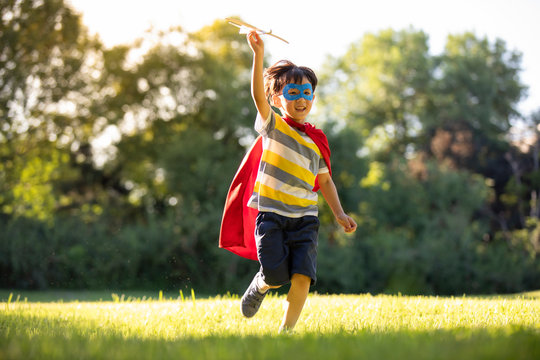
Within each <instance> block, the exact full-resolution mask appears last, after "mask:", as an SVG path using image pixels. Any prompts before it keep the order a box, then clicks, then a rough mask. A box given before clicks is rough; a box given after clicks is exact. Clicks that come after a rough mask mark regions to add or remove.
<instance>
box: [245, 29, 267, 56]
mask: <svg viewBox="0 0 540 360" xmlns="http://www.w3.org/2000/svg"><path fill="white" fill-rule="evenodd" d="M247 40H248V43H249V47H250V48H251V50H252V51H253V53H254V54H257V55H263V54H264V42H263V41H262V39H261V37H260V36H259V34H257V32H256V31H254V30H252V31H250V32H249V33H248V34H247Z"/></svg>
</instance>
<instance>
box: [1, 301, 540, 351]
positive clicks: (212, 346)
mask: <svg viewBox="0 0 540 360" xmlns="http://www.w3.org/2000/svg"><path fill="white" fill-rule="evenodd" d="M61 294H63V297H61V298H58V295H55V294H54V293H47V294H40V293H18V292H13V294H10V292H6V291H3V292H0V299H1V301H2V302H1V303H0V359H241V360H247V359H285V358H289V357H290V358H292V359H294V360H300V359H310V360H313V359H351V358H354V359H540V292H536V293H528V294H521V295H519V296H506V297H468V296H464V297H454V298H447V297H422V296H412V297H409V296H388V295H378V296H371V295H339V296H337V295H331V296H330V295H310V296H309V298H308V301H307V303H306V306H305V308H304V312H303V313H302V317H301V319H300V321H299V323H298V325H297V327H296V331H295V333H294V334H288V335H280V334H278V332H277V329H278V327H279V323H280V320H281V316H282V303H283V299H284V297H283V296H275V295H274V296H269V297H267V298H266V299H265V300H264V302H263V305H262V308H261V310H260V311H259V313H258V314H257V315H256V316H255V317H254V318H252V319H244V318H243V317H242V316H241V314H240V310H239V299H238V297H237V296H226V297H214V298H208V299H196V298H195V297H192V296H194V294H191V293H189V294H182V295H183V296H182V297H180V296H178V294H175V295H173V296H171V295H170V294H165V295H162V296H160V295H159V294H154V295H153V298H152V299H151V300H150V299H149V296H144V295H141V294H134V295H130V294H126V295H111V294H110V293H109V295H108V296H106V294H105V293H90V292H85V293H80V294H79V295H80V296H79V297H77V293H68V292H65V293H61Z"/></svg>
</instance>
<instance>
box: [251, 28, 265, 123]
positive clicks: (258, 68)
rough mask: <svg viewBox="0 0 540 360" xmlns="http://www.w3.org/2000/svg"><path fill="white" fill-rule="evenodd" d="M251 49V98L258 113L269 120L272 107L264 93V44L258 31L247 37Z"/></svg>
mask: <svg viewBox="0 0 540 360" xmlns="http://www.w3.org/2000/svg"><path fill="white" fill-rule="evenodd" d="M247 40H248V43H249V47H250V48H251V50H252V51H253V68H252V73H251V96H252V97H253V101H254V102H255V106H256V107H257V111H258V112H259V114H260V115H261V117H262V118H263V119H267V118H268V115H269V113H270V105H269V104H268V101H267V99H266V95H265V93H264V79H263V65H264V64H263V63H264V42H263V41H262V39H261V37H260V36H259V34H257V32H256V31H250V32H249V33H248V35H247Z"/></svg>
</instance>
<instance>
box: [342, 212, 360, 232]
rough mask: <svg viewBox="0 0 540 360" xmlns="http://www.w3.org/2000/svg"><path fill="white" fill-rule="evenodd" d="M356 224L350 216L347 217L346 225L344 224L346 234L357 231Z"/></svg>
mask: <svg viewBox="0 0 540 360" xmlns="http://www.w3.org/2000/svg"><path fill="white" fill-rule="evenodd" d="M356 226H357V225H356V222H355V221H354V220H353V218H351V217H350V216H347V219H346V221H345V223H344V224H343V229H344V230H345V232H346V233H352V232H354V231H356Z"/></svg>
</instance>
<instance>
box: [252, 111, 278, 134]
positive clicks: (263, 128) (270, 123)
mask: <svg viewBox="0 0 540 360" xmlns="http://www.w3.org/2000/svg"><path fill="white" fill-rule="evenodd" d="M275 126H276V117H275V116H274V112H273V111H269V112H268V118H266V119H263V118H262V116H261V114H259V113H257V118H256V119H255V131H257V132H258V133H259V134H261V135H262V136H265V135H267V134H268V133H269V132H270V131H271V130H272V129H273V128H274V127H275Z"/></svg>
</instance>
